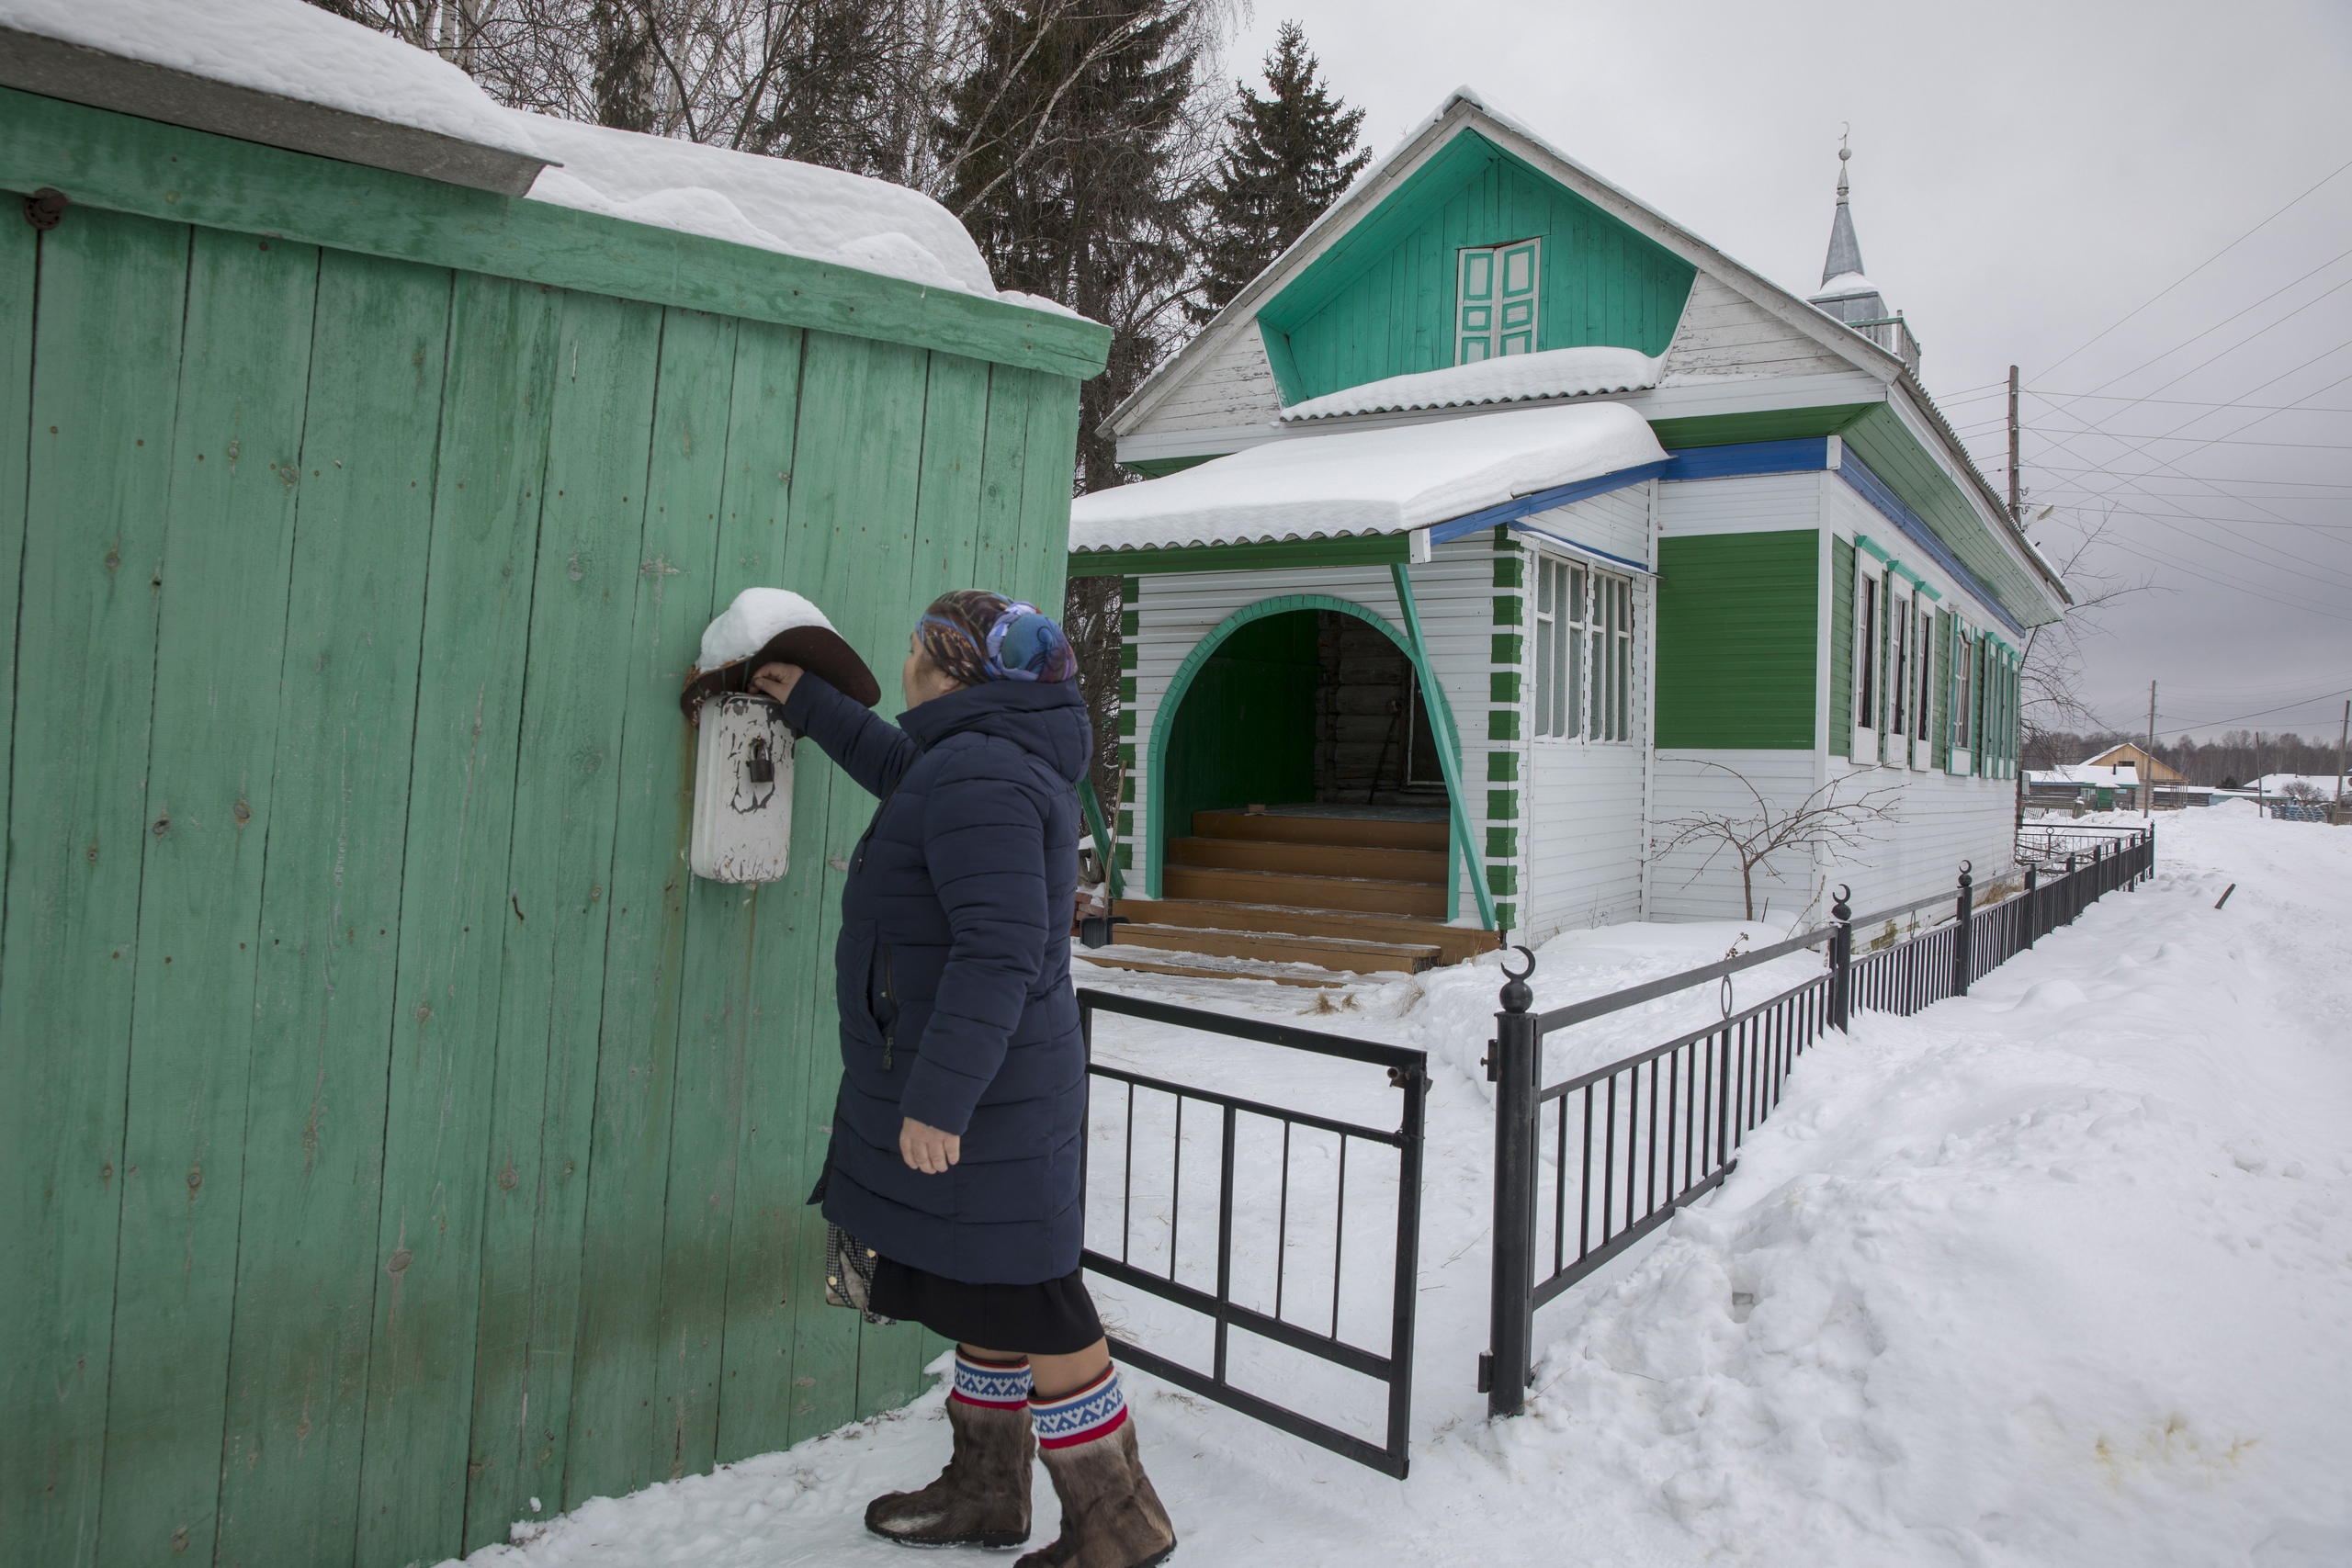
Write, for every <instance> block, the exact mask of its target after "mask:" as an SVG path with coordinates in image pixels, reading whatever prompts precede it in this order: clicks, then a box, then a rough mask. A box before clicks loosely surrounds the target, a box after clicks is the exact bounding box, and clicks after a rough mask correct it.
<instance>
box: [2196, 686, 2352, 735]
mask: <svg viewBox="0 0 2352 1568" xmlns="http://www.w3.org/2000/svg"><path fill="white" fill-rule="evenodd" d="M2347 695H2352V686H2346V687H2345V688H2343V689H2342V690H2341V691H2335V692H2322V693H2320V694H2319V695H2317V696H2315V697H2305V698H2303V699H2302V700H2301V701H2300V702H2292V703H2281V704H2279V705H2278V706H2277V707H2275V708H2264V709H2262V710H2261V711H2260V712H2258V713H2242V714H2238V715H2236V716H2233V717H2230V718H2199V719H2192V720H2190V721H2189V722H2188V723H2187V724H2184V725H2182V726H2181V727H2180V728H2177V729H2159V730H2157V731H2156V733H2157V734H2159V735H2186V734H2188V732H2189V731H2190V730H2192V729H2211V728H2218V727H2219V726H2222V725H2224V724H2244V723H2245V721H2246V720H2247V719H2250V718H2267V717H2269V716H2271V715H2272V714H2274V713H2285V712H2286V711H2287V710H2288V709H2290V708H2300V707H2309V706H2310V705H2312V704H2313V703H2324V702H2327V701H2329V700H2330V699H2331V698H2335V697H2341V696H2347Z"/></svg>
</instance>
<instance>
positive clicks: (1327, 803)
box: [1146, 593, 1459, 919]
mask: <svg viewBox="0 0 2352 1568" xmlns="http://www.w3.org/2000/svg"><path fill="white" fill-rule="evenodd" d="M1432 693H1434V694H1433V695H1432ZM1432 708H1434V710H1435V711H1434V712H1433V711H1432ZM1453 733H1454V731H1453V727H1452V723H1451V714H1450V713H1449V712H1447V710H1446V707H1445V701H1444V695H1443V693H1442V692H1441V691H1435V690H1434V688H1433V686H1432V684H1431V682H1430V680H1429V678H1428V671H1426V670H1425V669H1423V668H1421V667H1420V665H1419V661H1418V660H1416V659H1415V658H1414V657H1413V653H1412V649H1411V646H1410V644H1409V643H1408V641H1407V639H1406V638H1405V637H1404V636H1403V635H1402V634H1401V633H1400V632H1398V631H1397V628H1396V627H1394V626H1391V625H1390V624H1389V623H1388V621H1387V620H1386V619H1385V617H1383V616H1381V615H1378V614H1377V613H1376V612H1374V611H1372V610H1369V609H1367V608H1365V607H1364V606H1363V605H1362V604H1353V603H1351V602H1350V601H1347V600H1344V599H1339V598H1334V597H1332V596H1329V595H1327V594H1319V593H1298V594H1285V595H1283V596H1282V597H1279V598H1273V599H1265V600H1261V601H1260V602H1259V603H1257V604H1251V605H1250V606H1249V607H1247V608H1246V609H1243V610H1239V611H1237V612H1236V613H1235V614H1234V615H1230V616H1228V617H1227V619H1226V620H1225V621H1224V622H1223V623H1222V624H1221V625H1219V626H1217V627H1216V630H1214V631H1213V632H1211V633H1210V634H1209V635H1208V636H1206V637H1203V638H1202V639H1201V641H1200V643H1199V645H1198V646H1197V647H1195V648H1194V649H1193V651H1192V652H1191V654H1190V655H1188V656H1187V657H1186V658H1185V660H1184V661H1183V663H1182V665H1180V666H1179V667H1178V669H1177V671H1176V674H1175V676H1174V678H1173V679H1172V680H1171V681H1170V683H1169V688H1168V692H1167V694H1166V696H1165V697H1164V698H1163V699H1162V700H1161V702H1160V705H1159V710H1158V714H1157V716H1156V717H1155V719H1154V722H1153V724H1152V728H1151V733H1150V735H1149V737H1148V741H1147V757H1146V768H1147V778H1148V788H1147V795H1146V802H1147V805H1146V834H1147V842H1148V845H1149V859H1148V866H1149V873H1148V877H1147V878H1146V882H1147V890H1148V894H1149V896H1151V897H1170V896H1171V895H1170V893H1169V891H1168V878H1167V876H1166V874H1165V872H1166V868H1167V866H1168V865H1169V863H1170V858H1171V857H1170V841H1171V840H1182V839H1187V838H1188V837H1189V836H1190V835H1192V834H1193V831H1194V824H1195V820H1196V814H1198V813H1217V812H1223V811H1227V810H1230V811H1241V810H1244V809H1245V808H1246V807H1249V806H1251V805H1260V804H1262V805H1265V806H1268V807H1274V808H1276V809H1277V812H1278V814H1281V813H1287V814H1295V815H1305V816H1315V817H1319V818H1327V819H1328V818H1351V819H1361V820H1363V821H1365V822H1367V823H1371V822H1395V823H1400V824H1419V825H1421V827H1420V829H1419V831H1420V832H1421V834H1423V835H1425V836H1426V838H1427V839H1433V840H1434V841H1435V842H1436V843H1438V844H1442V845H1443V846H1444V853H1445V859H1444V869H1443V872H1442V876H1433V879H1432V881H1431V885H1430V895H1431V896H1432V897H1441V898H1442V906H1443V917H1444V918H1448V919H1450V918H1452V916H1453V913H1454V910H1455V903H1456V882H1455V878H1454V876H1453V870H1452V868H1453V864H1454V863H1455V856H1456V853H1457V852H1458V849H1459V846H1458V845H1455V844H1454V843H1453V841H1452V838H1451V834H1452V832H1453V818H1452V814H1451V812H1450V810H1449V800H1448V796H1447V791H1446V786H1445V782H1444V779H1445V771H1446V770H1445V765H1444V759H1442V758H1441V756H1440V753H1439V748H1440V747H1441V746H1442V745H1443V744H1445V743H1446V742H1445V740H1444V739H1443V738H1445V737H1447V736H1450V735H1452V734H1453ZM1401 830H1402V829H1400V831H1401ZM1337 837H1339V838H1341V839H1345V838H1348V837H1350V835H1347V834H1339V835H1337ZM1356 841H1361V842H1364V843H1378V842H1384V841H1386V840H1382V839H1380V838H1378V837H1377V836H1374V837H1370V838H1364V837H1361V836H1358V838H1357V840H1356ZM1261 901H1274V900H1273V899H1272V898H1268V899H1263V900H1261ZM1436 912H1437V911H1436V910H1435V909H1431V910H1430V913H1433V914H1434V913H1436Z"/></svg>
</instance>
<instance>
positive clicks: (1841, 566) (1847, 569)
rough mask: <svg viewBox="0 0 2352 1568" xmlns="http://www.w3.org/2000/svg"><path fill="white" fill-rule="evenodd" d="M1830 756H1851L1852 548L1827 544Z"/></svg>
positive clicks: (1834, 541) (1836, 542)
mask: <svg viewBox="0 0 2352 1568" xmlns="http://www.w3.org/2000/svg"><path fill="white" fill-rule="evenodd" d="M1829 754H1830V755H1831V756H1833V757H1850V756H1852V755H1853V754H1854V546H1853V542H1852V541H1851V540H1849V539H1840V538H1836V537H1832V538H1831V539H1830V541H1829Z"/></svg>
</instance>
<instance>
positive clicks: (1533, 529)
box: [1510, 523, 1657, 577]
mask: <svg viewBox="0 0 2352 1568" xmlns="http://www.w3.org/2000/svg"><path fill="white" fill-rule="evenodd" d="M1510 530H1511V532H1512V533H1514V534H1532V535H1534V536H1536V537H1537V538H1539V539H1549V540H1551V541H1552V542H1553V543H1554V544H1555V545H1566V547H1568V548H1569V549H1572V550H1577V551H1579V552H1581V553H1582V554H1585V555H1589V556H1591V557H1592V558H1594V559H1596V560H1605V561H1615V562H1616V563H1617V564H1618V565H1619V566H1622V567H1625V568H1627V569H1629V570H1634V571H1638V572H1640V573H1641V574H1642V575H1643V576H1645V577H1656V576H1657V571H1656V570H1655V569H1653V568H1652V567H1651V566H1649V565H1648V563H1646V562H1644V561H1637V560H1635V559H1634V558H1632V557H1630V556H1620V555H1611V553H1610V552H1609V551H1607V550H1604V549H1601V548H1600V547H1598V546H1596V545H1588V544H1586V543H1584V542H1583V541H1582V540H1580V539H1571V538H1569V537H1568V536H1566V534H1555V533H1554V532H1553V531H1552V530H1551V529H1549V528H1538V527H1537V526H1535V525H1533V524H1532V523H1513V524H1511V525H1510Z"/></svg>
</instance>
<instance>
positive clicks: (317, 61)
mask: <svg viewBox="0 0 2352 1568" xmlns="http://www.w3.org/2000/svg"><path fill="white" fill-rule="evenodd" d="M0 27H8V28H15V29H17V31H19V32H26V33H31V34H33V35H35V36H37V37H40V38H49V39H59V40H61V41H62V42H65V43H72V44H79V45H81V46H82V47H83V48H85V49H89V50H95V51H97V52H99V53H101V54H111V55H118V56H120V57H121V58H123V59H126V60H136V61H140V62H143V63H146V64H149V65H159V66H163V67H165V68H166V69H169V70H173V71H179V72H185V73H187V74H188V75H191V76H200V77H203V78H205V79H206V80H208V81H213V82H225V83H228V84H230V85H232V86H238V87H244V88H248V89H250V90H252V91H254V92H257V93H267V94H270V95H272V96H277V97H282V98H292V99H294V100H296V101H297V102H300V103H306V104H317V105H321V106H322V107H327V108H334V109H341V110H343V111H345V113H347V114H355V115H359V116H362V117H364V118H368V119H377V120H383V121H386V122H387V123H390V124H392V125H404V126H408V127H410V128H412V129H413V130H429V131H433V132H435V133H436V134H438V135H442V136H448V137H454V138H456V139H457V140H458V141H471V142H475V143H478V144H480V145H482V146H486V147H495V148H498V149H500V150H502V151H503V152H519V153H521V154H523V155H525V156H526V157H538V158H544V157H547V156H548V154H547V153H546V152H542V151H541V150H540V148H539V146H538V144H537V141H535V140H534V139H533V137H532V135H531V121H532V119H533V118H536V117H533V116H527V115H517V114H515V112H513V111H512V110H510V109H505V108H502V107H499V105H498V104H496V103H494V102H492V99H491V96H490V95H489V94H487V93H485V92H483V91H482V90H481V87H479V86H477V85H475V83H474V79H473V78H472V77H470V76H469V75H467V74H466V73H464V72H462V71H460V70H458V68H457V67H456V66H454V65H452V64H450V63H449V62H447V61H446V60H444V59H442V58H441V57H440V56H439V55H437V54H435V53H434V52H432V51H430V50H423V49H413V48H411V47H410V46H409V45H407V44H405V43H402V42H401V40H400V39H396V38H393V37H390V35H389V34H385V33H379V32H378V31H376V30H375V29H374V28H367V27H362V26H360V25H359V24H358V23H356V22H351V21H345V19H344V18H342V17H336V16H333V15H330V14H329V13H327V12H325V11H322V10H321V9H319V8H318V7H317V6H311V5H307V4H305V3H304V0H0ZM36 90H37V89H36Z"/></svg>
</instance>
